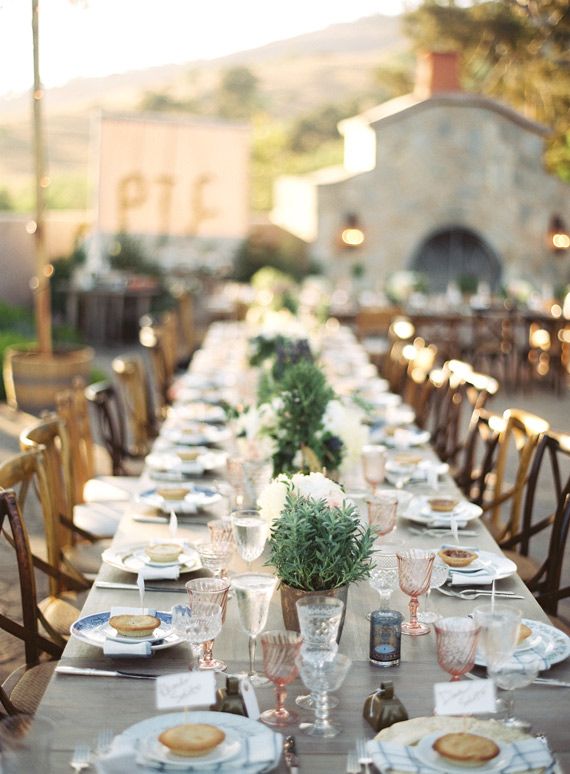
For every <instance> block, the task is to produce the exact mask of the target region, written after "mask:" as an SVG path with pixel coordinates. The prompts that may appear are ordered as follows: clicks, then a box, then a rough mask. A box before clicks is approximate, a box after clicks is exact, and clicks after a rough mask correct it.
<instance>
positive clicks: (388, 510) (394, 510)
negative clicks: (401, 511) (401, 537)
mask: <svg viewBox="0 0 570 774" xmlns="http://www.w3.org/2000/svg"><path fill="white" fill-rule="evenodd" d="M366 505H367V506H368V524H369V526H370V528H371V529H372V531H373V532H374V533H375V535H376V536H377V537H383V536H384V535H389V534H390V532H393V531H394V530H395V529H396V517H397V515H398V498H397V497H392V496H391V495H376V496H375V497H368V498H367V500H366Z"/></svg>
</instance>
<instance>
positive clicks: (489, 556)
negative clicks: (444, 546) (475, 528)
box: [437, 544, 517, 586]
mask: <svg viewBox="0 0 570 774" xmlns="http://www.w3.org/2000/svg"><path fill="white" fill-rule="evenodd" d="M448 545H449V544H448ZM437 550H438V551H439V549H437ZM475 553H477V555H478V557H479V558H478V559H474V560H473V561H472V562H471V564H468V565H467V567H450V568H449V573H450V575H451V577H452V585H453V586H469V585H470V584H473V583H475V584H481V580H480V577H481V575H483V574H485V575H488V576H489V581H488V582H489V583H491V581H492V580H493V578H494V579H495V580H502V579H503V578H510V577H511V575H514V574H515V573H516V571H517V566H516V564H515V563H514V562H513V560H512V559H508V558H507V557H506V556H504V555H503V554H495V553H493V551H479V550H475ZM478 578H479V580H477V579H478Z"/></svg>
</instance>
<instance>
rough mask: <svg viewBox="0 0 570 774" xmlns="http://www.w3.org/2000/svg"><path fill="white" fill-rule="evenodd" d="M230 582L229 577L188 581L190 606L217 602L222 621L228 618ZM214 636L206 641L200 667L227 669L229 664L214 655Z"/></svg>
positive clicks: (187, 588)
mask: <svg viewBox="0 0 570 774" xmlns="http://www.w3.org/2000/svg"><path fill="white" fill-rule="evenodd" d="M229 589H230V582H229V580H228V579H227V578H193V579H192V580H189V581H188V582H187V583H186V591H187V592H188V598H189V600H190V607H191V608H192V609H193V608H194V606H195V605H202V604H206V603H208V604H216V605H219V606H220V608H221V611H222V623H223V622H224V621H225V620H226V607H227V603H228V591H229ZM218 634H219V632H218V633H217V634H216V635H215V636H214V637H209V638H208V639H207V640H206V641H205V642H204V648H203V654H202V657H201V658H200V662H199V666H200V669H216V670H218V671H221V672H223V671H225V670H226V669H227V665H226V664H225V662H224V661H222V660H221V659H219V658H214V657H213V650H214V640H215V638H216V637H217V636H218Z"/></svg>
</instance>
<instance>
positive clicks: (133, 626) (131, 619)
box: [109, 613, 160, 637]
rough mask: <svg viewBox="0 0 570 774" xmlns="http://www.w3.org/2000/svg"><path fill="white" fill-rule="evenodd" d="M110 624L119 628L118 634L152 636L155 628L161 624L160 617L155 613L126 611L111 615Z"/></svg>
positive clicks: (124, 635) (122, 635) (114, 627)
mask: <svg viewBox="0 0 570 774" xmlns="http://www.w3.org/2000/svg"><path fill="white" fill-rule="evenodd" d="M109 624H110V625H111V626H112V627H113V629H116V630H117V634H120V635H121V637H150V636H151V634H152V633H153V632H154V630H155V629H158V627H159V626H160V618H157V617H156V616H155V615H135V614H134V613H133V614H131V613H125V614H123V615H113V616H111V618H109Z"/></svg>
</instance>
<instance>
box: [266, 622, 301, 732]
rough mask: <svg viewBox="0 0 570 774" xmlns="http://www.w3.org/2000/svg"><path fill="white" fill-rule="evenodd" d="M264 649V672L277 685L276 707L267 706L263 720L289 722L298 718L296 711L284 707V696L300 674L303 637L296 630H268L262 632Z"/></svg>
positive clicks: (273, 724) (279, 723)
mask: <svg viewBox="0 0 570 774" xmlns="http://www.w3.org/2000/svg"><path fill="white" fill-rule="evenodd" d="M260 639H261V647H262V649H263V668H264V670H265V674H266V675H267V677H268V678H269V679H270V680H271V682H272V683H273V684H274V685H275V700H276V704H277V706H276V707H275V708H274V709H269V710H265V712H262V713H261V715H260V716H259V719H260V720H263V722H264V723H268V724H269V725H272V726H286V725H288V724H289V723H291V722H293V721H295V720H297V717H298V716H297V713H296V712H292V711H290V710H287V709H285V706H284V705H285V699H286V697H287V689H286V687H285V686H287V685H289V683H291V682H292V681H293V680H294V679H295V678H296V677H297V675H298V674H299V667H298V665H297V656H298V655H299V651H300V649H301V645H302V643H303V639H302V637H301V635H300V634H298V633H297V632H288V631H285V632H277V631H275V632H265V633H264V634H262V635H261V638H260Z"/></svg>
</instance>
